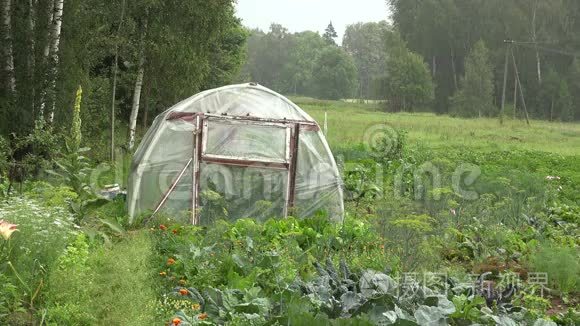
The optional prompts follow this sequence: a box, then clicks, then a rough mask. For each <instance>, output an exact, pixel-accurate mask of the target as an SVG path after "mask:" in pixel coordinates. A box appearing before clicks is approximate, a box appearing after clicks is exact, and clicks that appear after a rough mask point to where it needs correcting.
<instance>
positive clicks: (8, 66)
mask: <svg viewBox="0 0 580 326" xmlns="http://www.w3.org/2000/svg"><path fill="white" fill-rule="evenodd" d="M2 13H3V17H2V23H3V28H4V44H5V45H4V51H5V53H4V56H5V60H6V62H5V63H4V70H5V71H6V77H7V79H8V80H7V82H8V89H9V90H10V92H11V93H12V96H13V97H14V95H15V93H16V78H15V76H14V53H13V49H12V0H5V1H4V8H2Z"/></svg>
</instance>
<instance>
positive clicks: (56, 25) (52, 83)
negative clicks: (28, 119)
mask: <svg viewBox="0 0 580 326" xmlns="http://www.w3.org/2000/svg"><path fill="white" fill-rule="evenodd" d="M63 6H64V0H55V2H54V17H53V21H52V33H51V36H52V37H51V45H50V80H49V85H48V87H49V89H50V94H51V98H50V103H51V108H50V117H49V122H50V123H51V124H52V122H53V121H54V109H55V106H56V78H57V75H58V64H59V59H58V58H59V57H58V50H59V45H60V31H61V28H62V10H63Z"/></svg>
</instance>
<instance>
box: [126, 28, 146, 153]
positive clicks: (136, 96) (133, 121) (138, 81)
mask: <svg viewBox="0 0 580 326" xmlns="http://www.w3.org/2000/svg"><path fill="white" fill-rule="evenodd" d="M146 30H147V24H145V27H144V28H143V31H142V32H141V39H140V41H139V66H138V68H137V77H136V78H135V88H134V90H133V104H132V105H131V116H130V117H129V146H128V147H129V151H132V150H133V147H134V146H135V131H136V128H137V116H138V115H139V102H140V100H141V89H142V88H143V75H144V74H145V31H146Z"/></svg>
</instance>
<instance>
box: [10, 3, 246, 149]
mask: <svg viewBox="0 0 580 326" xmlns="http://www.w3.org/2000/svg"><path fill="white" fill-rule="evenodd" d="M234 12H235V9H234V1H231V0H219V1H201V0H196V1H173V0H170V1H159V0H147V1H128V0H114V1H93V0H56V1H55V0H30V1H20V0H18V1H16V0H2V26H1V33H2V34H1V37H2V68H3V69H2V71H3V74H2V78H1V85H2V87H1V88H0V107H1V108H2V109H1V110H0V135H3V136H8V135H10V134H14V136H13V137H17V138H23V136H26V135H28V134H30V133H31V132H32V130H34V128H35V126H36V127H37V129H42V130H47V129H51V130H56V131H57V132H59V131H61V129H62V128H63V127H64V126H68V125H69V124H70V119H71V109H72V107H73V103H74V100H75V94H76V90H77V88H78V87H79V86H81V87H82V91H83V96H82V101H83V108H84V109H83V111H82V120H83V121H90V123H85V124H84V125H83V129H84V130H83V132H84V134H85V135H86V136H87V137H86V138H87V140H89V144H88V145H91V147H96V148H100V149H102V151H103V152H106V151H107V150H106V149H107V148H108V146H107V144H108V143H109V142H110V139H111V134H115V133H116V131H115V128H114V127H117V128H122V129H123V132H125V131H126V129H127V126H128V127H129V129H130V130H131V132H130V136H131V137H130V140H129V143H128V144H118V145H127V146H128V147H132V146H133V144H134V141H135V140H134V133H135V130H136V123H137V121H141V122H142V123H143V125H145V126H146V125H147V124H148V123H149V122H150V119H152V115H153V117H154V114H156V113H158V112H160V111H162V110H164V108H167V107H169V106H171V105H172V104H174V103H175V102H177V101H179V100H181V99H183V98H185V97H188V96H191V95H192V94H195V93H196V92H198V91H200V90H203V89H207V88H212V87H216V86H220V85H224V84H228V83H230V82H231V81H232V80H233V78H234V77H235V76H236V75H237V72H238V68H239V67H240V65H241V64H242V61H243V57H244V53H243V49H244V44H245V40H246V36H247V32H246V30H245V29H244V28H243V27H242V25H241V23H240V20H239V19H238V18H236V17H235V15H234ZM105 131H106V132H105ZM123 138H124V137H123ZM102 156H103V157H106V155H102Z"/></svg>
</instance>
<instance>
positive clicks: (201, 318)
mask: <svg viewBox="0 0 580 326" xmlns="http://www.w3.org/2000/svg"><path fill="white" fill-rule="evenodd" d="M197 318H198V319H200V320H204V319H206V318H207V314H206V313H205V312H204V313H201V314H199V315H197Z"/></svg>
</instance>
